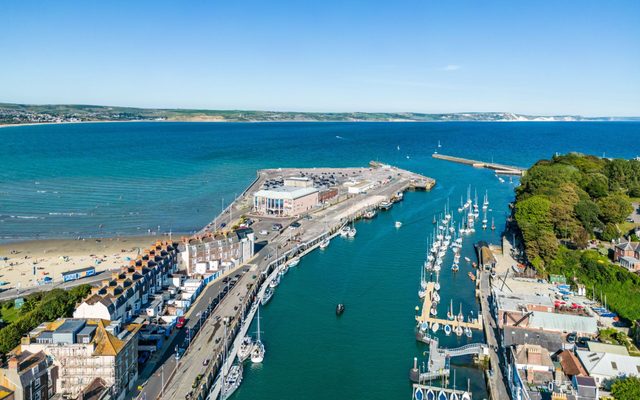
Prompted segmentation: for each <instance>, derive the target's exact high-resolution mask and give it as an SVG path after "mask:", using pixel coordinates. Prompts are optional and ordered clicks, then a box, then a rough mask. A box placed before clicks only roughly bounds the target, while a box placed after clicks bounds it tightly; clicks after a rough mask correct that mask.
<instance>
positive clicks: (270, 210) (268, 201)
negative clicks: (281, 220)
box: [253, 186, 319, 217]
mask: <svg viewBox="0 0 640 400" xmlns="http://www.w3.org/2000/svg"><path fill="white" fill-rule="evenodd" d="M318 203H319V200H318V189H316V188H314V187H303V188H300V187H296V186H281V187H278V188H275V189H265V190H258V191H257V192H256V193H255V194H254V195H253V210H254V212H256V213H258V214H261V215H271V216H278V217H293V216H297V215H301V214H303V213H305V212H307V211H311V210H312V209H313V208H314V207H316V206H317V205H318Z"/></svg>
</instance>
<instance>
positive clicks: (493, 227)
mask: <svg viewBox="0 0 640 400" xmlns="http://www.w3.org/2000/svg"><path fill="white" fill-rule="evenodd" d="M491 230H492V231H495V230H496V222H495V220H494V219H493V217H491Z"/></svg>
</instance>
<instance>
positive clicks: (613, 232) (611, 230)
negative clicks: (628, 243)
mask: <svg viewBox="0 0 640 400" xmlns="http://www.w3.org/2000/svg"><path fill="white" fill-rule="evenodd" d="M619 237H620V230H619V229H618V227H617V226H616V225H615V224H611V223H609V224H606V225H605V226H604V229H603V230H602V233H601V234H600V239H602V240H606V241H607V242H610V241H612V240H614V239H617V238H619Z"/></svg>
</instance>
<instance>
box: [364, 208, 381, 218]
mask: <svg viewBox="0 0 640 400" xmlns="http://www.w3.org/2000/svg"><path fill="white" fill-rule="evenodd" d="M376 215H378V213H377V212H376V210H368V211H367V212H366V213H364V217H365V218H366V219H372V218H375V216H376Z"/></svg>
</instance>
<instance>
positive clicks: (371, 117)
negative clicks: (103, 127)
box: [0, 103, 640, 125]
mask: <svg viewBox="0 0 640 400" xmlns="http://www.w3.org/2000/svg"><path fill="white" fill-rule="evenodd" d="M624 120H632V121H638V120H640V117H583V116H579V115H551V116H542V115H524V114H515V113H510V112H462V113H436V114H429V113H414V112H380V113H376V112H335V113H334V112H296V111H243V110H204V109H161V108H134V107H111V106H94V105H75V104H47V105H33V104H13V103H0V125H24V124H41V123H48V124H51V123H77V122H119V121H120V122H122V121H174V122H446V121H479V122H482V121H487V122H500V121H505V122H511V121H624Z"/></svg>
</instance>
